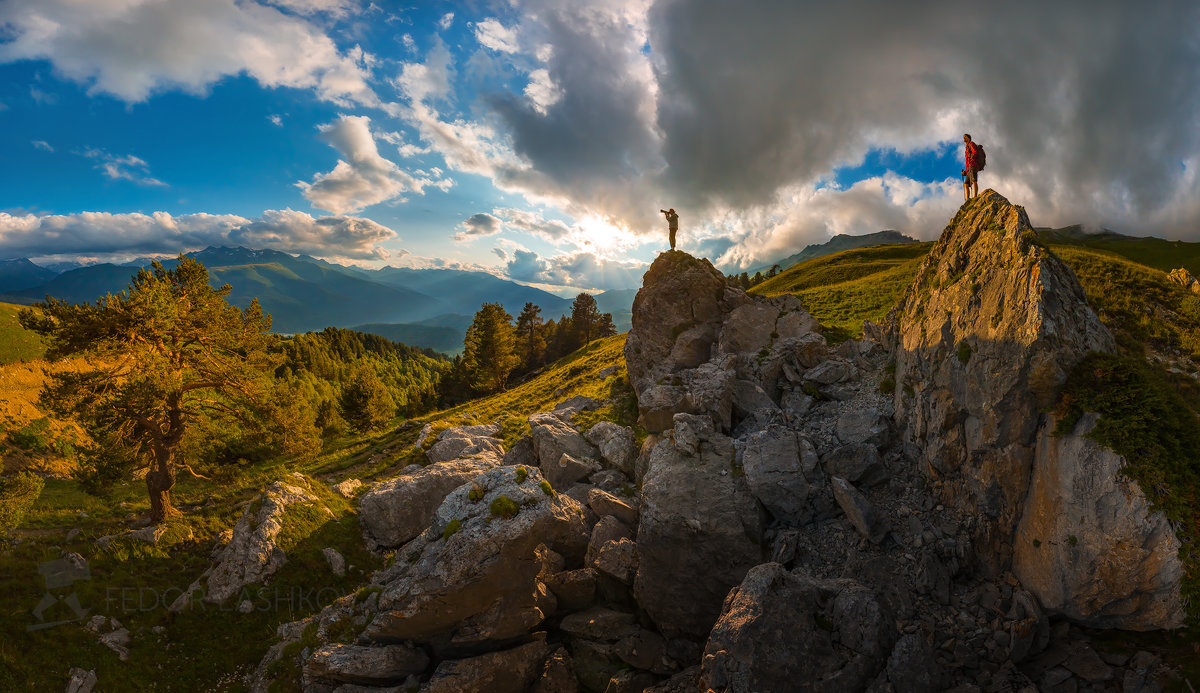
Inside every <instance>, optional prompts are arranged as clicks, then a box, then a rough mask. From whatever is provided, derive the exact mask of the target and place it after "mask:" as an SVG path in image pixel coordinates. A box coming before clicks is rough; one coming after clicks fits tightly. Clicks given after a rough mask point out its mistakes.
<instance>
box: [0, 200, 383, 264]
mask: <svg viewBox="0 0 1200 693" xmlns="http://www.w3.org/2000/svg"><path fill="white" fill-rule="evenodd" d="M395 235H396V234H395V232H394V231H392V230H391V229H389V228H387V227H385V226H382V225H381V224H378V223H376V222H374V221H371V220H370V219H362V218H358V217H347V216H333V217H317V218H314V217H312V216H310V215H308V214H305V213H304V212H297V211H293V210H290V209H285V210H267V211H266V212H263V215H262V216H261V217H259V218H257V219H247V218H245V217H241V216H237V215H234V214H181V215H178V216H173V215H171V214H168V213H167V212H154V213H153V214H141V213H131V214H111V213H108V212H81V213H78V214H48V215H37V214H25V215H11V214H5V213H0V257H72V256H76V255H88V256H95V255H147V254H175V253H178V252H181V251H190V250H198V249H201V248H205V247H207V246H210V245H216V246H221V245H226V246H228V245H243V246H248V247H253V248H273V249H276V250H283V251H286V252H293V253H306V254H309V255H314V256H317V257H326V258H339V259H350V260H383V259H387V257H388V252H387V250H385V249H384V248H381V247H380V246H379V243H381V242H383V241H386V240H389V239H391V238H394V237H395Z"/></svg>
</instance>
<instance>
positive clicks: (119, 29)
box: [0, 0, 1200, 294]
mask: <svg viewBox="0 0 1200 693" xmlns="http://www.w3.org/2000/svg"><path fill="white" fill-rule="evenodd" d="M1198 94H1200V4H1198V3H1196V2H1195V0H1180V1H1174V0H1154V1H1150V2H1142V3H1130V2H1125V1H1119V2H1118V1H1106V0H1058V1H1056V2H1053V3H1047V2H1043V1H1041V0H1037V1H1029V2H1025V1H1014V2H1005V3H973V4H972V3H968V4H963V3H962V2H920V3H917V2H913V3H907V2H906V3H898V2H894V1H891V0H888V1H883V0H877V1H870V2H867V1H847V2H837V3H832V2H826V1H821V2H807V1H799V0H797V1H794V2H779V1H778V0H739V1H738V2H728V1H727V0H588V2H579V1H576V0H467V1H464V2H439V1H434V0H425V1H410V2H387V1H384V0H375V1H374V2H372V1H371V0H237V1H235V0H36V1H32V0H0V161H3V166H2V169H0V170H2V173H0V258H16V257H30V258H33V259H34V260H35V261H39V262H44V263H45V262H56V261H71V260H82V261H109V260H126V259H130V258H133V257H143V256H157V255H175V254H176V253H178V252H180V251H190V250H197V249H201V248H204V247H206V246H209V245H228V246H234V245H242V246H246V247H252V248H274V249H278V250H283V251H287V252H291V253H305V254H309V255H313V256H316V257H321V258H325V259H329V260H332V261H335V262H342V263H356V264H361V265H364V266H371V267H379V266H383V265H395V266H412V267H461V268H468V269H482V270H485V271H488V272H492V273H494V274H497V275H499V276H503V277H506V278H511V279H514V280H516V281H520V282H523V283H528V284H533V285H538V286H543V287H546V288H550V289H552V290H556V291H559V292H561V293H564V294H567V293H571V292H573V291H576V290H580V289H582V290H608V289H623V288H632V287H636V286H639V285H640V283H641V275H642V273H643V272H644V270H645V268H646V266H647V264H648V263H649V262H650V261H652V260H653V258H654V257H655V255H656V254H657V253H658V252H661V251H662V250H664V249H665V248H666V235H667V234H666V222H665V220H664V218H663V216H662V215H661V214H660V212H659V210H660V209H665V208H668V207H673V208H675V209H676V210H677V211H678V212H679V215H680V228H681V230H680V234H679V238H680V243H679V247H680V249H682V250H685V251H687V252H690V253H693V254H696V255H701V256H705V257H708V258H710V259H711V260H712V261H713V262H714V264H716V265H717V266H718V267H721V268H722V269H724V270H725V271H736V270H740V269H746V268H754V267H758V266H762V265H765V264H769V263H771V262H772V261H774V260H777V259H780V258H782V257H785V256H787V255H790V254H792V253H795V252H798V251H799V250H801V249H803V248H804V246H806V245H808V244H810V243H821V242H824V241H826V240H828V239H829V238H830V237H831V236H833V235H835V234H839V233H846V234H865V233H872V232H875V231H880V230H883V229H895V230H898V231H901V232H904V233H907V234H909V235H911V236H914V237H916V238H920V239H923V240H928V239H933V238H936V236H937V235H938V234H939V233H940V231H941V230H942V228H944V226H945V224H946V223H947V221H948V220H949V219H950V217H952V216H953V214H954V212H955V210H956V209H957V208H958V206H959V205H960V204H961V203H962V195H963V190H962V185H961V180H960V178H959V173H960V170H961V168H962V156H963V151H962V149H963V144H962V135H963V133H965V132H966V133H971V134H972V136H973V137H974V139H975V140H976V141H977V142H980V143H981V144H983V145H984V146H985V148H986V150H987V154H988V158H987V161H988V163H987V168H986V170H985V171H984V172H983V173H981V174H980V184H981V189H982V188H985V187H991V188H995V189H996V190H998V191H999V192H1001V193H1002V194H1004V195H1005V196H1007V197H1008V198H1009V199H1010V200H1012V201H1013V202H1015V203H1017V204H1021V205H1024V206H1025V207H1026V209H1027V211H1028V212H1029V215H1030V218H1031V220H1032V221H1033V223H1034V224H1035V225H1038V226H1065V225H1068V224H1084V225H1085V226H1086V227H1088V228H1095V229H1099V228H1108V229H1112V230H1116V231H1119V232H1121V233H1127V234H1132V235H1156V236H1160V237H1164V238H1170V239H1183V240H1200V180H1198V179H1197V175H1196V171H1197V165H1198V164H1200V161H1198V158H1200V96H1198Z"/></svg>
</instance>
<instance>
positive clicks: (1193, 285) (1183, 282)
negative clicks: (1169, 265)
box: [1167, 267, 1200, 294]
mask: <svg viewBox="0 0 1200 693" xmlns="http://www.w3.org/2000/svg"><path fill="white" fill-rule="evenodd" d="M1167 279H1170V280H1171V281H1173V282H1175V283H1176V284H1178V285H1180V286H1182V287H1183V288H1185V289H1187V290H1188V291H1191V292H1192V293H1194V294H1200V280H1197V279H1196V278H1195V277H1194V276H1192V273H1191V272H1189V271H1187V270H1186V269H1184V268H1183V267H1177V268H1175V269H1173V270H1171V271H1170V272H1169V273H1168V274H1167Z"/></svg>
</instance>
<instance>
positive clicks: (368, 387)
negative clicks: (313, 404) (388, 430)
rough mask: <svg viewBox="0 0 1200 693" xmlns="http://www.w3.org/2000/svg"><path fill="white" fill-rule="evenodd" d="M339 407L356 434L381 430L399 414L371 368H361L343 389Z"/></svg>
mask: <svg viewBox="0 0 1200 693" xmlns="http://www.w3.org/2000/svg"><path fill="white" fill-rule="evenodd" d="M338 405H339V409H340V410H341V414H342V418H344V419H345V420H346V422H347V423H349V424H350V427H351V428H353V429H354V430H356V431H373V430H375V429H377V428H381V427H382V426H383V425H384V424H385V423H387V422H388V420H389V419H391V418H392V416H393V415H395V413H396V403H395V402H394V401H393V400H392V398H391V395H390V394H389V393H388V391H387V388H385V387H384V386H383V382H381V381H380V380H379V376H378V375H376V374H375V371H374V370H373V369H370V368H363V369H360V370H359V371H358V372H357V373H356V374H355V375H354V378H353V379H352V380H351V381H350V382H349V383H347V384H346V386H345V387H344V388H342V394H341V398H340V400H339V402H338Z"/></svg>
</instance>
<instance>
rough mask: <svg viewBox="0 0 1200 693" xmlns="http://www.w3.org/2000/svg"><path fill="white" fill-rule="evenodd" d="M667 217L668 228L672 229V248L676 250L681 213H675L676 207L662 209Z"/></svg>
mask: <svg viewBox="0 0 1200 693" xmlns="http://www.w3.org/2000/svg"><path fill="white" fill-rule="evenodd" d="M658 211H660V212H662V213H663V214H664V215H666V217H667V228H668V229H670V231H671V250H675V232H676V231H678V230H679V215H678V214H676V213H675V208H674V207H672V208H671V209H660V210H658Z"/></svg>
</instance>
